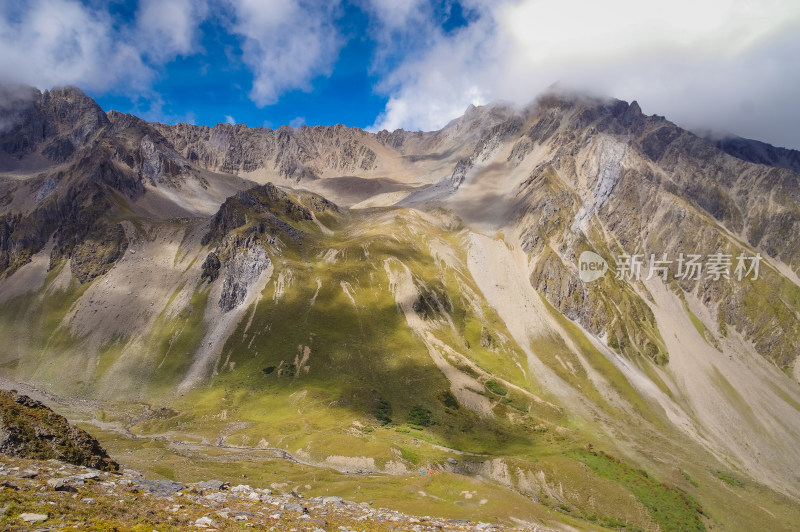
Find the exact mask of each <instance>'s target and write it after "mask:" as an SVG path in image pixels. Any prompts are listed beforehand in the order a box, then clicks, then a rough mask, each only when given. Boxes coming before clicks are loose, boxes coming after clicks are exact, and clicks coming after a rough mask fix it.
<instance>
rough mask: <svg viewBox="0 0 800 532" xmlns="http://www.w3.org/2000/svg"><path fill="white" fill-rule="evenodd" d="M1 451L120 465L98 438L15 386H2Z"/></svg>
mask: <svg viewBox="0 0 800 532" xmlns="http://www.w3.org/2000/svg"><path fill="white" fill-rule="evenodd" d="M0 453H3V454H6V455H9V456H18V457H21V458H32V459H38V460H49V459H56V460H62V461H64V462H68V463H70V464H75V465H81V466H86V467H91V468H93V469H100V470H102V471H116V470H117V469H119V465H118V464H117V463H116V462H114V461H113V460H112V459H111V458H109V456H108V454H107V453H106V451H105V449H103V448H102V447H101V446H100V443H98V441H97V440H96V439H94V438H93V437H92V436H90V435H89V434H87V433H86V432H85V431H83V430H81V429H79V428H77V427H73V426H72V425H70V424H69V422H68V421H67V420H66V419H65V418H64V417H63V416H60V415H58V414H56V413H55V412H53V411H52V410H50V409H49V408H47V407H46V406H45V405H44V404H42V403H40V402H39V401H36V400H34V399H31V398H30V397H28V396H26V395H20V394H18V393H17V392H16V391H14V390H11V391H9V390H0Z"/></svg>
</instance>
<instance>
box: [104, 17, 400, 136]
mask: <svg viewBox="0 0 800 532" xmlns="http://www.w3.org/2000/svg"><path fill="white" fill-rule="evenodd" d="M337 23H338V25H339V30H340V32H341V34H342V40H343V41H344V43H343V44H342V47H341V49H340V52H339V54H338V58H337V59H336V60H335V63H334V64H333V68H332V70H331V73H330V74H329V75H317V76H315V77H313V78H312V79H311V81H310V90H303V89H292V90H289V91H287V92H286V93H284V94H282V95H281V97H280V100H279V101H278V102H276V103H275V104H273V105H266V106H263V107H259V106H258V105H256V103H255V102H253V101H252V100H251V99H250V97H249V96H248V93H249V90H250V87H251V85H252V84H253V73H252V72H251V71H250V70H249V68H248V66H247V65H246V64H245V63H244V62H243V60H242V53H243V52H242V50H241V48H240V45H239V39H238V38H237V37H236V36H235V35H231V34H229V33H226V32H225V31H224V29H223V28H221V27H220V26H219V25H217V24H215V23H213V22H211V21H206V22H204V23H203V24H202V26H201V33H202V41H201V47H202V49H203V50H204V52H203V53H202V54H196V55H191V56H188V57H183V56H181V57H177V58H176V59H175V60H174V61H172V62H171V63H170V65H169V67H168V68H165V69H163V70H162V71H161V72H159V74H158V76H157V81H156V82H155V83H154V84H153V90H154V91H155V92H156V93H158V94H159V95H160V96H161V97H162V98H163V104H161V107H160V109H157V110H156V109H153V110H152V111H153V112H151V109H150V105H151V104H152V102H151V101H150V100H149V99H145V98H143V99H140V100H139V101H136V100H134V101H131V98H130V97H129V96H127V95H126V94H124V93H117V94H112V93H108V92H107V91H102V90H101V91H88V93H89V94H90V95H91V96H92V97H94V98H95V99H96V100H97V102H98V103H99V104H100V105H101V106H102V107H103V108H104V109H106V110H108V109H117V110H121V111H125V112H131V113H134V114H142V115H149V116H152V117H153V118H155V119H159V117H160V118H161V119H162V120H166V121H168V122H174V121H175V120H178V121H187V122H192V123H196V124H205V125H209V126H213V125H214V124H216V123H218V122H226V120H229V118H228V117H230V119H233V120H234V121H235V122H236V123H239V124H246V125H248V126H251V127H258V126H264V127H270V128H277V127H279V126H280V125H282V124H297V125H301V124H308V125H333V124H338V123H343V122H344V123H347V124H348V125H352V126H358V127H364V128H366V127H368V126H370V125H372V124H373V123H374V121H375V118H376V117H377V116H378V115H379V114H380V113H381V112H382V111H383V108H384V107H385V106H386V103H387V101H388V96H387V95H385V94H379V93H377V92H376V91H375V90H374V87H375V85H376V84H377V83H378V81H379V79H378V77H377V75H375V74H371V73H370V66H371V62H372V60H373V57H372V56H373V54H372V52H373V50H374V48H375V42H374V41H373V39H371V38H370V37H369V36H368V35H367V24H368V18H367V15H366V14H365V13H364V12H363V11H362V10H361V9H360V8H359V7H357V6H355V5H353V4H346V5H344V6H343V8H342V10H341V14H340V17H339V19H338V20H337ZM158 106H159V102H158V101H156V108H157V107H158Z"/></svg>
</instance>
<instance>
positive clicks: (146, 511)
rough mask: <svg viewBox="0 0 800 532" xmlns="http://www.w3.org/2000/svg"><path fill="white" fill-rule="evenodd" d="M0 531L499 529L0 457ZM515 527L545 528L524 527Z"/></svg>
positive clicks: (336, 500)
mask: <svg viewBox="0 0 800 532" xmlns="http://www.w3.org/2000/svg"><path fill="white" fill-rule="evenodd" d="M0 528H2V529H3V530H9V531H16V530H19V531H22V530H26V531H27V530H38V531H46V530H66V529H69V530H135V531H138V530H141V531H147V532H151V531H153V530H158V531H159V532H165V531H170V530H175V531H178V530H289V531H301V530H302V531H322V530H324V531H337V532H338V531H347V530H412V531H416V532H422V531H428V530H430V531H434V530H465V531H467V530H470V531H499V530H506V529H507V528H506V527H503V526H499V525H495V524H490V523H475V522H470V521H464V520H448V519H443V518H435V517H427V516H417V517H415V516H410V515H405V514H402V513H399V512H396V511H392V510H387V509H384V508H373V507H372V506H371V505H370V504H369V503H355V502H351V501H346V500H344V499H342V498H340V497H313V498H307V499H306V498H304V497H302V496H301V495H298V494H296V493H294V492H289V493H277V492H275V491H273V490H269V489H263V488H253V487H251V486H248V485H238V486H230V485H229V484H227V483H224V482H222V481H216V480H209V481H204V482H199V483H195V484H183V483H180V482H173V481H169V480H148V479H145V478H144V477H143V476H142V475H141V474H140V473H138V472H136V471H132V470H128V469H125V470H123V471H122V472H121V473H108V472H102V471H99V470H95V469H91V468H87V467H82V466H75V465H70V464H66V463H64V462H60V461H57V460H48V461H34V460H26V459H21V458H13V457H7V456H0ZM516 530H537V531H544V530H547V529H545V528H542V527H537V526H535V525H530V526H526V527H519V528H517V529H516Z"/></svg>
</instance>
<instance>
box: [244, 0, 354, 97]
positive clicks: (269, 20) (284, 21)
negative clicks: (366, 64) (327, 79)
mask: <svg viewBox="0 0 800 532" xmlns="http://www.w3.org/2000/svg"><path fill="white" fill-rule="evenodd" d="M229 1H230V5H231V8H232V9H233V12H234V18H233V21H232V26H231V29H232V31H234V32H235V33H237V34H239V35H241V36H242V37H243V43H242V50H243V51H244V55H243V60H244V62H245V63H246V64H247V65H248V66H249V67H250V69H251V70H252V71H253V77H254V79H253V88H252V90H251V91H250V98H251V99H252V100H253V101H254V102H255V103H256V104H257V105H258V106H261V107H263V106H265V105H270V104H274V103H275V102H277V100H278V97H279V96H280V95H281V94H283V93H285V92H287V91H290V90H294V89H301V90H309V89H310V88H311V80H312V79H313V78H314V77H316V76H319V75H327V74H329V73H330V72H331V69H332V67H333V63H334V61H335V59H336V57H337V55H338V51H339V48H340V47H341V44H342V43H341V39H340V37H339V34H338V31H337V29H336V27H335V25H334V21H335V17H336V13H337V10H338V2H336V1H333V2H306V1H303V0H229Z"/></svg>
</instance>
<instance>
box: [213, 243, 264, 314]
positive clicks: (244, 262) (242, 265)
mask: <svg viewBox="0 0 800 532" xmlns="http://www.w3.org/2000/svg"><path fill="white" fill-rule="evenodd" d="M269 265H270V260H269V257H268V256H267V250H265V249H264V247H263V246H262V245H261V244H260V243H258V242H256V243H254V244H253V245H252V246H251V247H249V248H247V249H243V250H236V251H235V252H234V255H233V257H232V258H231V259H230V260H229V261H228V267H227V270H226V272H225V281H224V283H223V285H222V294H221V295H220V298H219V306H220V308H221V309H222V310H223V312H228V311H229V310H233V309H234V308H236V307H237V306H239V305H240V304H241V303H242V301H244V300H245V297H247V290H248V289H249V288H250V287H251V286H252V285H253V284H255V282H256V281H257V280H258V278H259V276H260V275H261V272H263V271H264V270H266V269H267V268H268V267H269Z"/></svg>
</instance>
